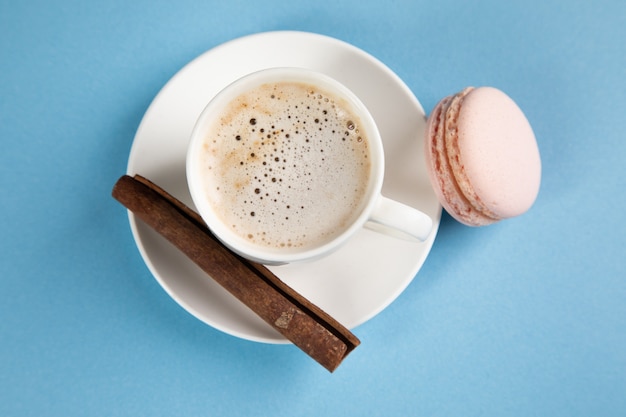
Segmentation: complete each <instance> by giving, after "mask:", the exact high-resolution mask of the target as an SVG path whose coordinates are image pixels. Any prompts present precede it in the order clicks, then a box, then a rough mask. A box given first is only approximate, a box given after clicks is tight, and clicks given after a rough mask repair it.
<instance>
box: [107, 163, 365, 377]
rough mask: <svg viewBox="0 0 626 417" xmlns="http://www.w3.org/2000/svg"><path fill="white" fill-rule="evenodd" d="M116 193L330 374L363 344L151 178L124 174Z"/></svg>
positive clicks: (121, 200) (145, 220)
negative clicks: (226, 243) (238, 251)
mask: <svg viewBox="0 0 626 417" xmlns="http://www.w3.org/2000/svg"><path fill="white" fill-rule="evenodd" d="M112 194H113V197H114V198H115V199H117V200H118V201H119V202H120V203H122V204H123V205H124V206H125V207H126V208H127V209H129V210H130V211H132V212H133V213H134V214H135V215H136V216H137V217H138V218H139V219H141V220H142V221H144V222H145V223H146V224H148V225H149V226H150V227H152V228H154V229H155V230H156V231H157V232H158V233H159V234H161V235H162V236H164V237H165V238H166V239H167V240H169V241H170V242H171V243H172V244H173V245H174V246H176V247H177V248H178V249H179V250H181V251H182V252H183V253H184V254H185V255H187V257H189V258H190V259H191V260H192V261H193V262H195V263H196V264H197V265H198V266H199V267H200V268H201V269H202V270H204V271H205V272H206V273H207V274H208V275H209V276H210V277H211V278H213V279H214V280H215V281H216V282H217V283H219V284H220V285H221V286H222V287H224V288H225V289H226V290H228V291H229V292H230V293H231V294H232V295H234V296H235V297H236V298H237V299H239V300H240V301H241V302H243V303H244V304H245V305H246V306H248V307H249V308H250V309H252V311H254V312H255V313H256V314H257V315H258V316H259V317H261V318H262V319H263V320H264V321H265V322H267V323H268V324H269V325H271V326H272V327H273V328H274V329H276V330H277V331H278V332H280V333H281V334H282V335H283V336H285V338H287V339H288V340H290V341H291V342H292V343H293V344H294V345H296V346H298V347H299V348H300V349H302V350H303V351H304V352H305V353H307V354H308V355H309V356H311V357H312V358H313V359H315V360H316V361H317V362H319V363H320V364H321V365H322V366H324V367H325V368H326V369H328V370H329V371H330V372H333V371H334V370H335V369H336V368H337V367H338V366H339V365H340V364H341V362H342V361H343V359H344V358H345V357H346V356H347V355H348V354H349V353H350V352H351V351H352V350H353V349H354V348H355V347H357V346H358V345H359V344H360V341H359V339H358V338H357V337H356V336H354V335H353V334H352V333H351V332H350V331H349V330H348V329H347V328H345V327H344V326H343V325H341V324H340V323H339V322H337V321H336V320H335V319H333V318H332V317H331V316H330V315H328V314H327V313H325V312H324V311H323V310H322V309H320V308H319V307H317V306H316V305H314V304H313V303H311V302H310V301H308V300H307V299H306V298H305V297H303V296H302V295H301V294H299V293H297V292H296V291H295V290H293V289H292V288H291V287H289V286H288V285H286V284H285V283H284V282H283V281H281V280H280V279H279V278H278V277H277V276H276V275H274V274H273V273H272V272H271V271H270V270H269V269H267V268H266V267H265V266H263V265H261V264H258V263H254V262H251V261H249V260H247V259H244V258H242V257H240V256H238V255H236V254H235V253H233V252H232V251H230V250H229V249H228V248H226V247H225V246H224V245H222V243H221V242H219V241H218V240H217V238H215V236H213V234H212V233H211V232H210V231H209V229H208V228H207V227H206V225H205V224H204V222H203V221H202V218H201V217H200V216H199V215H198V214H197V213H196V212H194V211H193V210H191V209H190V208H189V207H187V206H186V205H185V204H183V203H182V202H180V201H179V200H177V199H176V198H175V197H173V196H172V195H170V194H169V193H167V192H166V191H165V190H163V189H162V188H161V187H159V186H157V185H156V184H154V183H152V182H151V181H150V180H148V179H147V178H144V177H142V176H140V175H135V176H134V177H131V176H128V175H124V176H122V177H121V178H120V179H119V180H118V181H117V183H116V184H115V186H114V188H113V193H112Z"/></svg>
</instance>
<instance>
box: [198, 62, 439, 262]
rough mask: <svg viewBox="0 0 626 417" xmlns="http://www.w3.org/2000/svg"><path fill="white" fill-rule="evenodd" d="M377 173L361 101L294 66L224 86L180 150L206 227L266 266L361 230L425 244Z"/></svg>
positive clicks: (372, 129)
mask: <svg viewBox="0 0 626 417" xmlns="http://www.w3.org/2000/svg"><path fill="white" fill-rule="evenodd" d="M275 85H278V88H279V89H278V90H272V88H273V87H271V86H275ZM300 86H306V87H302V88H300ZM305 90H306V91H305ZM251 91H253V92H255V93H254V94H252V93H250V92H251ZM271 91H275V93H274V92H271ZM256 92H259V94H256ZM292 92H293V93H292ZM311 93H312V94H311ZM270 94H271V98H270ZM296 96H298V97H299V98H298V101H296ZM253 97H254V98H253ZM257 97H261V98H260V99H257ZM307 106H309V107H310V109H306V107H307ZM281 108H282V110H280V109H281ZM322 114H324V115H323V116H321V115H322ZM318 115H320V116H318ZM346 115H347V116H346ZM344 119H345V120H348V121H347V122H345V120H344ZM307 121H308V122H309V123H308V125H307V124H306V122H307ZM344 123H346V125H345V126H343V124H344ZM339 124H342V126H340V127H337V126H339ZM324 152H326V153H324ZM355 155H362V156H356V157H355ZM331 161H332V162H331ZM303 167H306V168H303ZM384 171H385V168H384V153H383V144H382V140H381V137H380V133H379V131H378V128H377V127H376V123H375V121H374V119H373V117H372V116H371V114H370V113H369V112H368V110H367V108H366V107H365V105H364V104H363V103H362V102H361V101H360V100H359V99H358V97H357V96H356V95H354V94H353V93H352V92H351V91H350V90H349V89H348V88H347V87H345V86H344V85H342V84H341V83H339V82H338V81H336V80H334V79H332V78H330V77H328V76H326V75H324V74H322V73H319V72H315V71H311V70H307V69H301V68H270V69H266V70H261V71H258V72H254V73H251V74H249V75H246V76H244V77H242V78H240V79H238V80H237V81H235V82H233V83H232V84H230V85H228V86H227V87H225V88H224V89H223V90H222V91H221V92H219V93H218V94H217V95H216V96H215V97H214V98H213V99H212V100H211V101H210V102H209V103H208V105H207V106H206V108H205V109H204V110H203V112H202V113H201V114H200V116H199V118H198V120H197V122H196V125H195V126H194V129H193V131H192V134H191V139H190V142H189V148H188V152H187V181H188V184H189V189H190V192H191V196H192V199H193V202H194V204H195V206H196V208H197V210H198V212H199V214H200V215H201V216H202V218H203V220H204V221H205V222H206V224H207V226H208V227H209V228H210V229H211V231H212V232H213V233H214V235H215V236H216V237H217V238H218V239H219V240H220V241H221V242H222V243H224V244H225V245H226V246H227V247H229V248H230V249H231V250H232V251H234V252H235V253H237V254H239V255H241V256H243V257H245V258H247V259H250V260H252V261H255V262H259V263H264V264H270V265H276V264H285V263H292V262H299V261H307V260H314V259H318V258H320V257H323V256H325V255H328V254H330V253H332V252H333V251H335V250H336V249H337V248H339V247H340V246H341V245H343V244H344V243H345V242H346V241H347V240H348V239H350V238H351V237H352V236H353V235H354V234H355V233H356V232H357V231H359V230H360V229H361V228H363V227H368V228H370V229H373V230H376V231H378V232H381V233H385V234H388V235H392V236H396V237H401V238H408V239H414V240H425V239H426V238H427V237H428V235H429V234H430V231H431V229H432V220H431V218H430V217H429V216H427V215H426V214H424V213H423V212H421V211H419V210H417V209H415V208H412V207H409V206H407V205H404V204H402V203H399V202H397V201H393V200H390V199H388V198H386V197H384V196H382V195H381V189H382V184H383V177H384ZM283 180H284V181H283ZM355 190H358V192H357V191H355ZM353 191H354V192H353ZM344 202H346V204H345V205H344ZM344 206H345V207H344ZM335 213H342V214H338V215H335ZM326 229H328V230H326Z"/></svg>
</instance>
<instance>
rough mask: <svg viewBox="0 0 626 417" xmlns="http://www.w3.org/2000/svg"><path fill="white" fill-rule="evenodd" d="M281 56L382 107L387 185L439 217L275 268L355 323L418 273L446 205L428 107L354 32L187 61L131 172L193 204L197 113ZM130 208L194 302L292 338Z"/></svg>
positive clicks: (136, 146) (232, 49) (144, 125)
mask: <svg viewBox="0 0 626 417" xmlns="http://www.w3.org/2000/svg"><path fill="white" fill-rule="evenodd" d="M278 66H295V67H304V68H310V69H314V70H317V71H320V72H324V73H326V74H328V75H330V76H332V77H334V78H335V79H337V80H339V81H341V82H343V83H344V84H345V85H347V86H348V87H349V88H350V89H351V90H352V91H353V92H355V93H356V94H357V95H358V96H359V97H360V98H361V100H362V101H363V102H364V103H365V105H366V106H367V107H368V108H369V110H370V111H371V113H372V114H373V116H374V118H375V119H376V122H377V124H378V127H379V129H380V131H381V134H382V137H383V141H384V146H385V153H386V156H385V159H386V173H385V175H386V177H385V183H384V186H383V194H384V195H386V196H387V197H390V198H393V199H396V200H399V201H401V202H404V203H406V204H409V205H412V206H414V207H416V208H419V209H420V210H422V211H424V212H425V213H427V214H429V215H430V216H431V217H432V218H433V220H434V230H433V233H432V234H431V236H430V238H429V239H428V240H427V241H426V242H423V243H414V242H407V241H404V240H399V239H395V238H392V237H388V236H385V235H382V234H378V233H376V232H373V231H370V230H362V231H361V232H359V234H357V236H355V237H354V238H353V239H352V240H350V241H349V242H348V243H347V244H346V245H345V246H344V247H342V248H341V249H340V250H338V251H337V252H335V253H333V254H332V255H330V256H328V257H326V258H324V259H322V260H320V261H316V262H313V263H307V264H299V265H286V266H279V267H272V268H271V269H272V271H273V272H274V273H275V274H276V275H278V276H279V277H280V278H281V279H282V280H284V281H285V282H286V283H287V284H288V285H290V286H291V287H292V288H294V289H295V290H296V291H299V292H300V293H302V294H303V295H304V296H306V297H307V298H308V299H310V300H311V301H312V302H313V303H315V304H317V305H318V306H319V307H321V308H322V309H323V310H325V311H326V312H328V313H329V314H330V315H332V316H333V317H335V318H336V319H337V320H338V321H339V322H341V323H342V324H344V325H345V326H346V327H348V328H350V329H352V328H354V327H356V326H358V325H359V324H362V323H364V322H365V321H367V320H369V319H371V318H372V317H374V316H375V315H376V314H378V313H379V312H380V311H382V310H383V309H384V308H385V307H387V306H388V305H389V304H390V303H391V302H392V301H394V300H395V299H396V297H398V296H399V295H400V293H402V291H403V290H404V289H405V288H406V287H407V285H408V284H409V283H410V282H411V281H412V280H413V278H414V277H415V275H416V274H417V272H418V271H419V269H420V268H421V266H422V264H423V263H424V261H425V259H426V257H427V256H428V253H429V252H430V249H431V247H432V244H433V241H434V239H435V235H436V233H437V229H438V226H439V222H440V218H441V206H440V205H439V202H438V201H437V197H436V196H435V193H434V191H433V190H432V188H431V186H430V184H429V181H428V175H427V173H426V168H425V163H424V155H423V150H422V141H423V140H422V135H423V131H424V128H425V115H424V111H423V109H422V107H421V105H420V104H419V102H418V101H417V99H416V98H415V96H414V95H413V94H412V92H411V91H410V90H409V88H408V87H407V86H406V85H405V84H404V83H403V82H402V81H401V80H400V79H399V78H398V76H397V75H395V74H394V73H393V72H392V71H391V70H390V69H389V68H387V67H386V66H385V65H384V64H382V63H381V62H380V61H378V60H377V59H375V58H373V57H372V56H371V55H368V54H367V53H365V52H363V51H362V50H360V49H358V48H356V47H354V46H352V45H349V44H347V43H345V42H342V41H338V40H336V39H333V38H329V37H326V36H321V35H317V34H311V33H303V32H268V33H261V34H256V35H251V36H246V37H243V38H240V39H236V40H234V41H231V42H228V43H225V44H223V45H221V46H219V47H216V48H214V49H211V50H210V51H208V52H206V53H204V54H203V55H201V56H199V57H198V58H196V59H195V60H193V61H192V62H190V63H189V64H188V65H186V66H185V67H184V68H183V69H182V70H180V71H179V72H178V73H177V74H176V75H175V76H174V77H173V78H172V79H171V80H170V81H169V82H168V83H167V84H166V85H165V86H164V87H163V89H162V90H161V92H159V94H158V95H157V96H156V98H155V99H154V101H153V102H152V104H151V105H150V107H149V108H148V111H147V112H146V114H145V116H144V118H143V120H142V122H141V124H140V126H139V129H138V130H137V133H136V136H135V140H134V143H133V146H132V150H131V153H130V158H129V161H128V174H130V175H133V174H141V175H143V176H145V177H147V178H149V179H150V180H152V181H153V182H155V183H156V184H158V185H160V186H161V187H163V188H165V189H166V190H167V191H169V192H170V193H171V194H173V195H174V196H176V197H177V198H179V199H180V200H181V201H183V202H184V203H186V204H187V205H189V206H190V207H194V205H193V203H192V201H191V197H190V195H189V191H188V189H187V183H186V177H185V153H186V150H187V142H188V138H189V135H190V133H191V130H192V128H193V125H194V123H195V119H196V117H197V116H198V115H199V114H200V112H201V111H202V109H203V108H204V106H205V105H206V104H207V103H208V101H209V100H210V99H211V98H212V97H213V96H214V95H215V94H216V93H217V92H218V91H219V90H220V89H221V88H223V87H224V86H226V85H227V84H228V83H230V82H231V81H234V80H235V79H237V78H239V77H241V76H243V75H245V74H247V73H249V72H252V71H255V70H259V69H263V68H268V67H278ZM129 217H130V225H131V228H132V232H133V235H134V237H135V240H136V242H137V246H138V248H139V251H140V252H141V255H142V256H143V259H144V261H145V263H146V265H147V266H148V268H149V269H150V271H151V272H152V274H153V275H154V276H155V278H156V279H157V281H158V282H159V283H160V284H161V286H162V287H163V288H164V289H165V291H166V292H167V293H168V294H169V295H170V296H171V297H172V298H173V299H174V300H176V302H178V303H179V304H180V305H181V306H182V307H183V308H184V309H185V310H187V311H188V312H189V313H191V314H192V315H194V316H195V317H197V318H198V319H200V320H202V321H203V322H205V323H207V324H209V325H211V326H213V327H214V328H216V329H219V330H221V331H223V332H226V333H228V334H231V335H234V336H237V337H241V338H244V339H248V340H253V341H258V342H266V343H286V342H287V341H286V340H285V339H284V337H283V336H282V335H281V334H280V333H278V332H277V331H275V330H274V329H273V328H271V327H270V326H269V325H267V324H266V323H265V322H264V321H262V320H261V319H259V318H258V317H257V316H256V315H255V314H254V313H252V312H251V311H250V310H249V309H248V308H247V307H245V306H244V305H242V304H241V303H240V302H239V301H238V300H236V299H235V298H234V297H233V296H231V295H230V294H229V293H228V292H226V291H225V290H223V289H222V288H221V287H220V286H218V285H217V284H216V283H215V282H214V281H213V280H212V279H210V277H208V276H207V275H206V274H205V273H204V272H202V271H201V270H200V269H199V268H198V267H196V265H195V264H193V263H192V262H191V261H189V260H188V259H187V258H186V257H185V256H184V255H183V254H182V253H181V252H179V251H178V250H177V249H175V248H174V247H173V246H172V245H170V244H169V242H167V241H166V240H165V239H163V238H162V237H161V236H159V235H158V234H156V232H154V231H153V230H152V229H150V228H149V227H147V226H146V225H145V224H143V223H142V222H140V221H137V220H136V219H135V217H134V216H133V215H132V214H130V215H129Z"/></svg>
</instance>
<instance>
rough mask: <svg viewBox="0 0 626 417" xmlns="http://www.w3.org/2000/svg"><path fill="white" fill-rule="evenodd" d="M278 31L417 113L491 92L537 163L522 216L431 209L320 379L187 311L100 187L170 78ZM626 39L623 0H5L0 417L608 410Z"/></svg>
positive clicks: (622, 339) (621, 291)
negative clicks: (218, 51) (405, 271)
mask: <svg viewBox="0 0 626 417" xmlns="http://www.w3.org/2000/svg"><path fill="white" fill-rule="evenodd" d="M281 29H293V30H303V31H311V32H317V33H321V34H325V35H330V36H333V37H336V38H339V39H341V40H344V41H347V42H349V43H352V44H354V45H356V46H358V47H360V48H362V49H364V50H365V51H367V52H369V53H370V54H372V55H374V56H375V57H377V58H379V59H380V60H382V61H383V62H384V63H385V64H387V65H388V66H389V67H390V68H391V69H392V70H394V71H395V72H396V73H397V74H398V75H399V76H400V77H401V78H402V79H403V80H404V81H405V82H406V84H407V85H408V86H409V87H410V88H411V89H412V90H413V92H414V93H415V95H416V96H417V97H418V99H419V100H420V101H421V103H422V105H423V106H424V108H425V110H426V111H427V112H430V110H431V109H432V108H433V107H434V105H435V104H436V102H437V101H438V100H439V99H441V98H442V97H443V96H445V95H448V94H451V93H453V92H456V91H457V90H460V89H461V88H463V87H465V86H467V85H493V86H496V87H499V88H501V89H502V90H504V91H505V92H507V93H508V94H509V95H510V96H512V97H513V98H514V99H515V100H516V101H517V102H518V104H519V105H520V107H522V109H524V111H525V112H526V115H527V117H528V119H529V120H530V121H531V124H532V125H533V127H534V129H535V133H536V136H537V139H538V143H539V147H540V151H541V155H542V160H543V182H542V188H541V192H540V195H539V197H538V200H537V202H536V204H535V206H534V207H533V208H532V209H531V210H530V211H529V212H528V213H527V214H525V215H524V216H521V217H519V218H516V219H512V220H508V221H505V222H501V223H499V224H497V225H494V226H489V227H485V228H480V229H475V228H468V227H465V226H462V225H460V224H458V223H456V222H455V221H453V220H452V218H451V217H449V216H448V215H447V214H444V216H443V219H442V223H441V228H440V231H439V235H438V236H437V239H436V241H435V244H434V246H433V249H432V252H431V255H430V256H429V258H428V259H427V260H426V263H425V265H424V267H423V269H422V270H421V271H420V272H419V273H418V275H417V277H416V279H415V280H414V281H413V282H412V283H411V285H410V286H409V287H408V289H407V290H406V291H405V292H404V293H403V294H402V295H401V296H400V297H399V298H398V299H397V300H396V302H394V303H393V304H392V305H391V306H390V307H389V308H388V309H386V310H385V311H383V312H382V313H381V314H380V315H378V316H376V317H375V318H374V319H372V320H370V321H368V322H367V323H365V324H363V325H361V326H359V327H357V328H356V329H354V332H355V333H356V335H357V336H358V337H359V338H360V339H361V341H362V345H361V346H359V348H357V349H356V350H355V351H354V352H353V353H352V354H351V355H350V356H349V357H348V358H347V359H346V360H345V361H344V363H343V364H342V365H341V366H340V367H339V369H338V370H337V371H336V372H335V373H334V374H330V373H328V372H327V371H326V370H325V369H323V368H322V367H321V366H319V365H318V364H317V363H315V362H314V361H312V360H311V359H309V358H308V357H306V355H304V354H303V353H302V352H301V351H299V350H298V349H297V348H295V347H293V346H291V345H266V344H259V343H254V342H249V341H245V340H240V339H237V338H235V337H232V336H229V335H226V334H223V333H220V332H218V331H217V330H214V329H212V328H211V327H209V326H206V325H204V324H202V323H201V322H200V321H198V320H196V319H194V318H193V317H192V316H191V315H189V314H188V313H187V312H185V311H184V310H183V309H182V308H180V307H179V306H178V305H177V304H176V303H175V302H174V301H172V300H171V299H170V298H168V297H167V295H166V294H165V292H164V291H163V290H162V289H161V287H160V286H159V285H158V284H157V282H156V281H155V280H154V279H153V277H152V276H151V275H150V273H149V271H148V269H147V268H146V266H145V265H144V263H143V261H142V259H141V257H140V255H139V252H138V250H137V248H136V246H135V243H134V241H133V238H132V236H131V232H130V229H129V225H128V219H127V216H126V212H125V210H124V209H123V208H122V207H121V206H120V205H119V204H118V203H117V202H116V201H115V200H113V199H112V198H111V197H110V192H111V188H112V186H113V184H114V182H115V181H116V180H117V178H118V177H119V176H120V175H122V174H123V173H124V172H125V170H126V163H127V160H128V154H129V151H130V147H131V143H132V140H133V136H134V133H135V130H136V128H137V126H138V124H139V122H140V120H141V117H142V116H143V113H144V112H145V110H146V109H147V107H148V105H149V104H150V102H151V100H152V99H153V98H154V96H155V94H156V93H157V92H158V91H159V89H160V88H161V87H162V86H163V85H164V84H165V83H166V82H167V80H168V79H169V78H170V77H171V76H172V75H174V74H175V73H176V72H177V71H178V70H179V69H180V68H181V67H182V66H183V65H184V64H186V63H187V62H188V61H190V60H191V59H193V58H195V57H196V56H197V55H199V54H201V53H202V52H204V51H206V50H208V49H210V48H212V47H214V46H216V45H219V44H221V43H222V42H225V41H228V40H230V39H233V38H236V37H240V36H243V35H248V34H252V33H256V32H262V31H269V30H281ZM625 41H626V3H624V2H623V1H621V0H599V1H594V2H590V1H579V0H575V1H555V0H541V1H534V0H513V1H495V0H493V1H487V0H483V1H476V2H464V1H460V0H438V1H422V0H417V1H394V0H388V1H384V2H382V1H381V2H376V3H374V2H371V3H367V2H362V1H360V0H359V1H356V0H354V1H337V0H333V1H326V0H320V1H316V2H311V1H300V0H292V1H290V2H284V1H282V0H281V1H258V2H252V1H245V0H229V1H223V0H220V1H206V0H203V1H199V0H177V1H175V2H173V1H172V2H166V1H162V0H157V1H145V0H135V1H127V0H123V1H122V0H108V1H104V2H86V1H84V0H80V1H79V0H59V1H55V2H49V1H43V0H42V1H37V0H20V1H8V0H3V1H2V2H1V3H0V139H1V140H2V151H1V152H0V155H1V161H0V162H1V163H0V207H1V209H0V210H1V211H0V225H1V226H0V227H1V229H0V230H1V236H2V237H1V241H0V242H1V247H0V415H2V416H42V415H49V416H86V415H103V416H137V415H143V416H161V415H162V416H176V415H185V416H201V415H242V416H255V415H263V416H269V415H288V416H304V415H311V416H313V415H314V416H320V415H324V416H329V417H330V416H352V415H354V416H382V415H385V416H407V415H412V416H460V415H463V416H624V415H626V307H625V306H626V259H625V258H626V250H625V248H626V237H625V236H624V232H625V229H626V228H625V218H624V217H625V216H624V211H625V209H626V198H625V197H624V195H625V194H624V188H625V185H626V181H625V180H624V177H625V175H626V168H625V167H626V164H625V163H624V159H625V157H626V81H625V79H626V46H625V45H626V44H625Z"/></svg>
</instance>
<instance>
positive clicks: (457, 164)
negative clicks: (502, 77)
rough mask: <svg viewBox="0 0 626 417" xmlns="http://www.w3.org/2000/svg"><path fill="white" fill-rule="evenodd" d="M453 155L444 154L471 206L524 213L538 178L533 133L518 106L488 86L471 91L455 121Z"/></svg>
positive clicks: (502, 214) (492, 213) (493, 213)
mask: <svg viewBox="0 0 626 417" xmlns="http://www.w3.org/2000/svg"><path fill="white" fill-rule="evenodd" d="M455 133H456V135H457V140H456V144H455V145H456V147H457V150H458V155H454V157H452V158H449V159H450V163H451V165H452V170H453V172H454V175H455V178H456V180H457V182H458V184H459V187H460V188H461V189H462V190H463V193H464V194H465V195H466V197H467V198H468V200H469V201H470V202H471V204H472V205H473V206H474V207H475V208H476V209H477V210H479V211H482V212H483V213H485V214H486V215H487V216H489V217H495V218H498V219H505V218H510V217H514V216H518V215H520V214H522V213H524V212H526V211H527V210H528V209H529V208H530V207H531V206H532V205H533V203H534V201H535V199H536V198H537V194H538V192H539V186H540V182H541V160H540V156H539V149H538V147H537V142H536V139H535V135H534V133H533V130H532V128H531V126H530V123H529V122H528V120H527V119H526V116H525V115H524V113H523V112H522V111H521V109H520V108H519V107H518V106H517V104H516V103H515V102H514V101H513V100H512V99H511V98H510V97H509V96H507V95H506V94H505V93H503V92H502V91H500V90H498V89H496V88H492V87H479V88H476V89H473V90H471V92H469V93H468V94H467V96H465V97H464V98H463V99H462V103H461V106H460V110H459V113H458V118H457V120H456V132H455Z"/></svg>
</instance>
